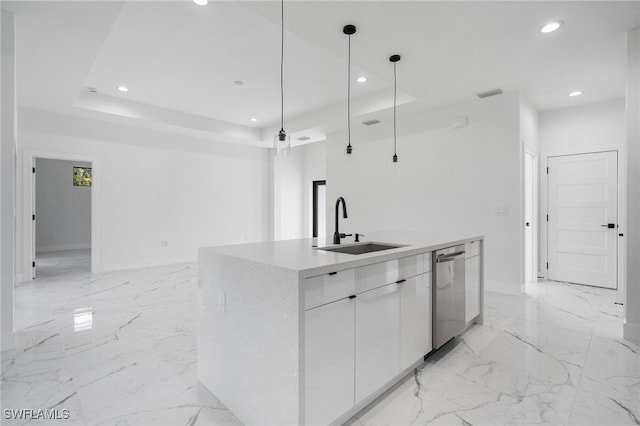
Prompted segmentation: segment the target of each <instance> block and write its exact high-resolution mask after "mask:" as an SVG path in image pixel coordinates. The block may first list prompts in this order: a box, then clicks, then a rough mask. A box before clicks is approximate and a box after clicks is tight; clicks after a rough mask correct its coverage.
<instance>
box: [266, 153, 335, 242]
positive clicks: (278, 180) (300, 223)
mask: <svg viewBox="0 0 640 426" xmlns="http://www.w3.org/2000/svg"><path fill="white" fill-rule="evenodd" d="M325 176H326V142H324V141H322V142H315V143H310V144H306V145H299V146H296V147H293V148H291V154H290V155H289V156H288V157H286V158H280V157H277V158H275V159H274V194H275V201H274V236H275V239H276V240H288V239H293V238H310V237H311V235H312V226H313V222H312V217H311V216H312V214H313V211H312V207H311V204H312V200H313V188H312V183H313V181H314V180H324V179H325Z"/></svg>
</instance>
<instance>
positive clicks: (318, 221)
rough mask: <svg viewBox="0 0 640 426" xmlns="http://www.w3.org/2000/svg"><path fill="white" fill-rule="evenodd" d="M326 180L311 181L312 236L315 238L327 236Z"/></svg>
mask: <svg viewBox="0 0 640 426" xmlns="http://www.w3.org/2000/svg"><path fill="white" fill-rule="evenodd" d="M326 191H327V181H325V180H314V181H313V206H312V211H313V218H312V223H313V226H312V228H313V229H312V236H313V238H316V237H318V236H321V237H322V238H326V236H327V221H326V216H327V209H326V205H327V192H326Z"/></svg>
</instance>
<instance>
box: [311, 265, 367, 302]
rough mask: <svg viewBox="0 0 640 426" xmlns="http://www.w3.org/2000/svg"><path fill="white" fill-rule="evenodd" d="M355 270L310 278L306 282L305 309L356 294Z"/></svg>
mask: <svg viewBox="0 0 640 426" xmlns="http://www.w3.org/2000/svg"><path fill="white" fill-rule="evenodd" d="M355 277H356V275H355V270H353V269H347V270H345V271H340V272H331V273H328V274H323V275H317V276H315V277H309V278H307V279H305V280H304V309H305V310H307V309H311V308H315V307H316V306H320V305H324V304H325V303H329V302H333V301H334V300H338V299H342V298H345V297H348V296H351V295H352V294H354V293H355Z"/></svg>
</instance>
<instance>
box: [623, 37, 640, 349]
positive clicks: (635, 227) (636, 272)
mask: <svg viewBox="0 0 640 426" xmlns="http://www.w3.org/2000/svg"><path fill="white" fill-rule="evenodd" d="M627 57H628V60H627V64H628V65H627V66H628V74H627V110H626V130H627V143H628V167H627V177H628V187H627V194H628V198H627V203H628V204H627V205H628V211H627V217H628V226H627V253H628V259H629V262H628V263H627V298H626V303H625V326H624V337H625V338H626V339H629V340H633V341H635V342H637V343H640V262H638V259H640V28H636V29H635V30H633V31H630V32H629V34H628V56H627Z"/></svg>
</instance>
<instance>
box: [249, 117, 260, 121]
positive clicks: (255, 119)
mask: <svg viewBox="0 0 640 426" xmlns="http://www.w3.org/2000/svg"><path fill="white" fill-rule="evenodd" d="M249 120H251V121H258V119H257V118H255V117H251V118H250V119H249Z"/></svg>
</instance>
